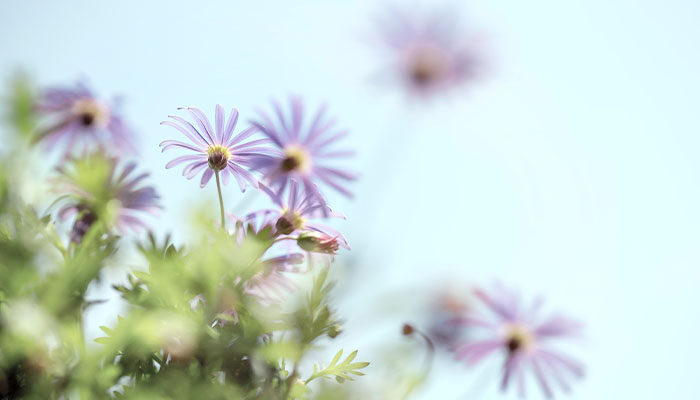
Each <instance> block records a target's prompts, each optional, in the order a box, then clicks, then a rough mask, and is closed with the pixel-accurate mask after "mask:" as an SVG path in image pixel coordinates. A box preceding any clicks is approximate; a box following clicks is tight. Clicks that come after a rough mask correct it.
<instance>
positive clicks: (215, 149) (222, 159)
mask: <svg viewBox="0 0 700 400" xmlns="http://www.w3.org/2000/svg"><path fill="white" fill-rule="evenodd" d="M230 159H231V152H230V151H229V149H228V148H226V147H224V146H221V145H218V144H217V145H214V146H211V147H209V150H207V161H208V162H209V168H211V169H213V170H214V171H221V170H222V169H224V168H226V165H228V160H230Z"/></svg>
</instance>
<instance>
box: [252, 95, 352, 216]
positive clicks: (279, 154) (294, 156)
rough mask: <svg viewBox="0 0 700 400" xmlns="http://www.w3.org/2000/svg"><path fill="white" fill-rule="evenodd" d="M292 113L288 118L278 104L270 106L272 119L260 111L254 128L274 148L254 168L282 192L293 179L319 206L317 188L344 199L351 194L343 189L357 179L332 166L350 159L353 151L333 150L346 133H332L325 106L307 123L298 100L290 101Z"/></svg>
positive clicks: (256, 160) (344, 131)
mask: <svg viewBox="0 0 700 400" xmlns="http://www.w3.org/2000/svg"><path fill="white" fill-rule="evenodd" d="M289 102H290V108H291V113H290V115H289V116H288V117H287V116H285V114H284V113H283V112H282V109H281V107H280V105H279V103H277V102H273V103H272V104H273V108H274V110H275V116H276V121H275V119H274V117H270V116H269V115H268V114H266V113H264V112H262V111H259V112H258V114H259V119H257V120H254V121H252V122H251V123H252V124H253V126H255V127H257V128H258V129H260V131H262V132H263V133H264V134H265V135H266V136H267V137H268V138H270V140H271V141H272V143H273V144H274V146H275V149H273V154H271V155H262V156H260V157H255V158H254V162H253V168H254V169H256V170H259V171H261V172H262V173H263V174H264V179H265V181H266V183H268V184H269V186H270V187H272V188H273V189H275V190H276V191H278V192H281V191H284V189H285V187H286V186H287V185H288V184H289V182H290V181H291V180H292V179H294V180H297V181H299V182H301V184H302V185H303V187H304V191H305V192H306V193H307V194H309V195H313V196H314V197H315V198H316V200H317V201H318V202H319V203H322V204H323V203H325V199H324V197H323V196H322V195H321V193H320V192H319V190H318V186H317V184H320V183H324V184H326V185H328V186H330V187H332V188H333V189H335V190H337V191H338V192H340V193H342V194H344V195H345V196H348V197H351V196H352V193H351V192H350V191H349V190H348V188H347V187H346V185H347V182H348V181H352V180H354V179H356V175H355V174H353V173H351V172H348V171H346V170H344V169H339V168H336V167H333V166H331V164H330V163H331V162H332V161H333V160H335V159H340V158H345V157H350V156H353V155H354V154H355V153H354V151H352V150H346V149H343V150H334V149H333V148H332V147H333V144H334V143H335V142H337V141H338V140H340V139H341V138H343V137H345V136H346V135H347V133H348V132H347V131H346V130H341V131H338V130H336V129H335V120H334V119H331V120H326V118H325V112H326V108H325V106H323V107H321V108H319V110H318V111H317V112H316V114H315V116H314V117H313V118H312V119H311V120H310V122H309V123H307V124H305V123H304V120H303V119H304V104H303V101H302V99H301V98H299V97H295V96H292V97H290V101H289Z"/></svg>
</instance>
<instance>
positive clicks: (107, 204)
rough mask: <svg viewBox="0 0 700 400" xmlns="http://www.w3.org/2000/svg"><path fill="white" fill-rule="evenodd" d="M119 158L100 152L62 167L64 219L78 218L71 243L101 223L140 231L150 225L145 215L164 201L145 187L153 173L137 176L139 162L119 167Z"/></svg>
mask: <svg viewBox="0 0 700 400" xmlns="http://www.w3.org/2000/svg"><path fill="white" fill-rule="evenodd" d="M118 164H119V163H118V161H117V159H116V158H105V157H103V156H101V155H100V154H97V153H89V154H86V155H84V156H82V157H71V158H69V159H68V160H67V161H66V163H65V164H64V165H62V166H61V167H59V168H58V172H59V174H60V175H59V177H58V179H57V180H56V183H57V190H58V191H60V192H62V193H64V194H65V195H64V196H62V197H61V200H63V201H64V204H63V206H62V207H61V208H60V210H59V211H58V217H59V218H60V219H66V218H69V217H70V216H73V215H77V218H76V220H75V224H74V226H73V230H72V232H71V241H73V242H76V243H77V242H80V241H81V239H82V238H83V236H84V235H85V233H87V231H88V230H89V229H90V227H91V226H92V225H93V224H94V223H95V222H96V221H97V220H101V221H102V222H104V223H106V224H107V226H115V227H116V228H117V229H118V230H119V231H121V232H124V231H125V229H126V228H130V229H131V230H133V231H139V230H141V229H142V228H147V227H148V226H147V225H146V223H144V222H143V221H142V220H141V214H143V213H151V214H154V213H156V212H157V211H158V210H159V209H160V208H161V206H160V205H159V204H158V199H159V198H160V197H159V196H158V194H157V193H156V190H155V189H154V188H153V187H152V186H146V185H144V184H143V181H144V179H146V178H147V177H148V176H149V174H148V173H142V174H139V175H135V174H133V172H134V170H135V169H136V164H135V163H128V164H126V165H125V166H124V167H123V168H121V169H119V168H118Z"/></svg>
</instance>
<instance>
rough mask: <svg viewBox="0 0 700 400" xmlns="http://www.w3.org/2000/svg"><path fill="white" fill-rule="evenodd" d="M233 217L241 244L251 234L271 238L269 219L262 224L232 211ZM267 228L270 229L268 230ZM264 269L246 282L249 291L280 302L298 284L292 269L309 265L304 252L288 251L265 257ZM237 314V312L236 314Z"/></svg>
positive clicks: (257, 295)
mask: <svg viewBox="0 0 700 400" xmlns="http://www.w3.org/2000/svg"><path fill="white" fill-rule="evenodd" d="M229 218H230V219H232V220H233V222H234V223H233V226H234V227H235V228H234V230H232V231H229V233H230V234H231V235H232V236H233V238H234V239H235V240H236V242H237V243H238V244H242V243H243V242H244V241H245V240H246V239H247V238H248V239H249V238H251V237H253V236H259V235H262V236H263V237H262V239H263V240H265V239H270V232H271V231H272V225H271V224H269V223H265V222H264V220H263V222H262V223H260V224H258V221H256V220H255V219H249V220H247V221H245V222H244V220H243V219H240V218H238V217H236V216H235V215H232V214H229ZM265 230H267V231H265ZM260 264H261V270H260V272H258V273H256V274H254V275H253V276H251V277H250V278H249V279H248V280H247V281H246V282H245V284H244V285H245V286H244V290H245V293H246V294H249V295H251V296H255V297H257V298H258V299H259V300H261V301H263V302H278V301H282V300H284V298H285V292H289V291H292V290H294V289H295V288H296V285H295V283H294V282H293V280H292V279H290V277H289V276H288V274H290V273H306V272H308V269H307V268H303V267H302V265H303V264H304V255H303V254H301V253H290V252H288V253H286V254H282V255H279V256H274V257H268V258H264V259H262V260H261V261H260ZM234 317H235V315H234Z"/></svg>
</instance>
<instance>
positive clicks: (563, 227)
mask: <svg viewBox="0 0 700 400" xmlns="http://www.w3.org/2000/svg"><path fill="white" fill-rule="evenodd" d="M398 3H399V4H403V3H405V4H407V5H410V4H413V3H412V2H398ZM460 3H462V5H463V6H464V7H463V14H464V17H465V18H466V20H467V21H468V23H469V25H468V28H470V29H474V30H476V31H477V32H483V33H484V34H486V36H487V37H488V38H489V41H490V43H491V47H492V51H491V55H490V64H491V66H492V68H491V71H490V73H489V74H488V76H486V77H484V79H482V80H481V81H479V82H476V83H475V84H474V85H472V86H471V87H469V88H467V90H466V91H465V93H463V94H457V95H455V96H452V98H451V100H449V101H443V102H440V101H438V102H435V103H433V104H431V105H427V106H426V105H422V104H415V103H410V102H407V101H405V100H404V99H403V97H402V95H401V92H400V91H398V90H396V91H393V90H391V89H390V88H385V87H377V86H375V85H373V84H372V83H371V80H370V78H369V77H370V76H371V74H372V71H374V70H376V69H378V68H380V67H381V65H382V61H383V60H382V59H381V58H378V57H377V54H378V53H377V52H376V51H373V49H372V48H371V45H369V46H368V44H367V43H365V42H363V41H362V40H360V37H362V35H363V33H365V32H369V31H371V28H372V25H371V19H370V18H369V17H370V16H371V15H372V13H373V12H376V11H377V10H381V5H380V2H378V1H370V0H361V1H353V2H350V1H345V2H341V1H328V0H326V1H320V0H317V1H312V0H298V1H271V0H268V1H264V0H263V1H209V2H199V3H195V2H191V1H190V2H184V1H167V2H165V1H119V2H111V3H107V2H94V1H61V2H42V1H35V0H22V1H10V0H0V77H3V78H4V77H8V76H9V75H10V73H11V72H12V71H14V70H15V69H17V68H18V67H22V68H25V69H26V70H28V71H30V72H31V73H32V74H33V75H34V76H35V77H36V78H37V79H38V80H39V81H40V82H41V83H43V84H47V83H62V82H66V81H71V80H73V79H75V78H77V77H80V76H85V77H88V78H89V80H90V82H91V83H92V84H93V86H94V87H95V88H96V89H97V90H98V91H99V92H100V93H101V94H105V95H108V94H111V93H121V94H123V95H124V96H125V98H126V103H125V111H126V114H127V115H128V117H129V118H130V120H131V121H133V123H134V125H135V126H136V127H137V128H138V130H139V132H140V133H142V138H141V139H142V140H141V143H142V149H141V153H142V154H143V160H142V162H143V165H144V168H145V169H147V170H150V171H151V172H152V173H154V175H155V176H156V179H155V180H154V181H155V184H156V185H157V187H158V189H159V191H160V192H161V193H162V194H163V196H164V204H165V205H166V207H167V212H166V213H165V215H164V216H163V217H162V218H161V219H160V220H159V221H158V226H159V228H160V229H162V230H167V229H178V228H180V227H181V226H182V223H180V222H178V221H177V218H178V216H179V214H180V213H181V212H183V210H185V209H186V207H187V206H188V205H191V204H193V203H194V202H195V201H197V200H198V199H199V200H201V198H202V196H204V199H205V200H210V201H211V202H212V204H216V203H214V202H215V191H214V189H213V187H211V186H210V187H207V188H206V189H205V190H203V191H202V190H200V189H199V187H198V186H197V185H196V183H195V182H188V181H184V180H183V178H182V177H181V175H180V173H179V171H176V170H171V171H165V170H164V169H163V166H164V164H165V163H166V162H167V160H168V159H170V158H171V157H172V156H171V155H170V154H167V153H166V155H161V154H160V153H159V151H158V148H157V144H158V143H159V142H160V141H162V140H164V139H165V138H169V137H172V136H173V135H176V132H174V130H171V129H168V128H166V127H161V126H159V125H158V123H159V122H160V121H161V120H163V119H164V118H165V117H166V116H167V115H168V114H170V113H173V112H174V111H175V109H176V107H178V106H183V105H194V106H199V107H201V108H203V109H204V110H205V111H206V112H207V113H211V112H212V111H213V107H214V105H215V104H216V103H222V104H223V105H224V106H225V107H227V108H230V107H233V106H235V107H238V108H239V110H240V111H241V113H242V115H243V117H244V119H247V118H248V117H251V116H252V112H253V108H254V107H256V106H267V104H268V103H267V102H268V100H269V99H270V97H273V96H274V97H282V96H285V95H286V94H287V93H299V94H302V95H304V96H305V97H306V98H307V99H308V100H309V101H310V103H311V104H318V103H319V102H320V101H324V100H326V101H328V102H329V103H330V111H331V112H332V113H333V114H335V115H336V116H337V117H338V119H339V120H340V121H341V124H342V125H343V126H345V127H348V128H350V129H351V131H352V138H351V139H350V140H348V141H347V142H348V145H351V146H353V147H356V148H357V149H358V150H359V152H360V156H359V157H358V158H357V159H356V160H355V161H353V162H354V166H355V167H356V170H358V171H359V172H361V174H362V175H363V178H362V180H361V181H360V182H359V183H358V184H357V185H355V192H356V195H357V198H356V199H355V200H353V201H349V200H346V199H343V198H340V197H337V196H331V200H332V202H333V204H335V205H336V208H337V209H339V210H342V211H343V212H345V213H346V214H347V215H348V216H349V219H348V221H347V222H346V223H344V224H340V225H338V226H340V227H341V228H342V229H344V231H346V232H347V233H348V238H349V240H350V241H351V244H353V245H354V247H353V251H352V256H347V257H352V258H353V259H355V260H356V261H358V262H359V265H357V266H354V267H353V268H354V271H353V273H350V272H347V271H345V274H347V279H348V282H347V284H346V285H345V286H344V289H346V290H348V291H349V293H351V294H352V296H350V297H351V299H349V300H344V301H343V302H342V306H341V314H344V315H346V316H347V318H348V334H347V335H345V337H344V338H343V339H342V343H343V344H347V345H348V346H355V347H360V349H361V353H362V349H363V347H362V346H366V347H367V348H369V349H371V348H372V346H376V342H377V341H378V340H384V341H392V340H396V339H397V338H398V336H397V335H395V334H394V333H395V331H394V330H393V329H395V326H398V324H399V323H400V322H401V321H402V320H403V319H405V318H410V317H412V316H415V315H416V314H415V312H414V311H413V309H412V307H411V305H415V304H418V303H420V302H421V300H422V299H426V300H427V297H428V295H427V294H426V293H427V290H428V289H431V288H433V287H434V284H433V283H436V282H443V281H446V280H452V281H460V280H462V281H464V282H474V281H476V282H484V283H488V282H491V281H492V280H494V279H500V280H502V281H504V282H506V283H507V284H509V285H511V286H516V287H518V288H520V289H521V290H522V291H523V292H525V293H531V294H533V295H534V294H539V293H541V294H544V295H546V296H547V298H548V301H549V303H548V304H549V305H550V306H553V307H554V308H556V309H562V310H565V311H567V312H569V313H570V314H572V315H575V316H578V317H580V318H581V319H582V320H584V321H585V322H586V323H587V330H586V333H587V334H586V337H587V339H586V341H585V342H583V343H582V344H580V345H581V346H582V350H581V351H580V352H579V355H580V356H581V358H582V359H583V360H585V362H586V364H587V365H588V369H589V373H588V376H587V378H586V380H585V381H583V382H581V383H579V384H577V385H575V390H574V392H573V394H572V395H571V396H570V398H571V399H579V400H583V399H585V400H590V399H615V400H617V399H638V400H644V399H660V398H664V399H665V398H669V399H679V400H682V399H695V398H700V389H698V387H697V386H696V385H694V380H695V379H696V377H697V367H696V363H695V360H696V359H697V358H698V352H699V350H698V349H697V338H698V337H699V336H700V318H699V314H698V311H697V309H696V304H698V303H699V302H700V291H698V288H699V286H700V272H698V265H699V264H700V247H699V246H698V241H699V240H700V229H699V228H698V227H699V226H700V212H699V211H698V207H697V205H698V204H700V190H698V187H699V185H700V162H698V157H697V156H696V152H697V150H698V145H700V138H698V133H699V132H700V129H699V128H700V118H699V117H698V111H697V108H698V104H699V101H698V100H699V99H698V97H699V95H698V93H700V77H699V75H698V71H700V56H698V50H697V48H698V47H697V46H698V42H699V39H700V25H699V24H698V23H697V21H698V19H699V17H700V3H697V2H695V1H690V0H667V1H663V2H662V1H644V0H637V1H633V0H587V1H583V0H580V1H579V0H570V1H565V2H564V1H556V0H546V1H545V0H533V1H528V2H513V1H505V0H492V1H488V2H476V1H465V2H452V4H460ZM225 196H226V199H228V203H229V204H235V203H236V202H237V201H238V199H239V198H240V194H239V193H238V192H237V190H236V189H235V188H234V187H233V186H231V187H228V188H227V190H226V193H225ZM341 259H342V257H341ZM369 277H371V279H368V278H369ZM426 282H428V283H426ZM405 288H410V293H411V295H410V301H407V302H406V304H405V305H404V306H403V307H399V308H400V309H394V311H393V312H394V314H393V315H392V316H383V317H382V319H381V321H382V322H381V323H379V324H377V321H378V320H379V318H378V317H377V315H376V314H377V313H378V309H381V307H378V305H382V304H386V303H392V302H396V301H397V299H396V298H395V295H394V296H393V297H394V298H392V295H391V294H392V293H397V292H402V290H405ZM416 318H417V317H416ZM396 330H398V329H397V328H396ZM365 354H369V355H368V357H369V358H370V359H371V356H372V353H371V350H368V351H367V352H366V353H365ZM443 361H444V362H445V364H444V365H443V366H440V367H438V368H437V369H436V373H437V375H439V376H436V377H435V378H434V379H433V381H431V385H430V386H429V387H428V388H426V389H425V390H424V391H423V392H422V397H421V396H419V398H424V399H432V398H436V397H437V395H438V394H442V395H443V397H444V398H447V399H452V398H455V399H456V398H463V397H460V396H461V395H462V394H464V393H466V392H468V391H469V390H470V387H471V386H470V385H472V384H473V381H474V378H473V374H472V373H471V372H469V371H468V370H466V369H464V368H462V367H461V366H459V365H458V364H457V363H450V362H449V360H443ZM375 365H376V364H375ZM377 368H378V367H377ZM492 368H493V371H492V373H497V369H498V366H496V365H493V366H492ZM369 373H370V374H371V373H372V371H371V370H370V371H369ZM486 376H489V373H488V372H487V373H486ZM487 386H488V385H487ZM495 386H496V383H495V382H493V384H492V385H490V387H489V388H487V389H485V391H484V392H482V393H480V397H479V398H480V399H498V398H502V396H501V395H500V394H499V393H498V392H497V390H495ZM532 394H533V396H532V398H539V393H537V392H536V391H533V392H532ZM506 397H507V398H511V397H513V398H514V397H515V396H512V393H511V396H506Z"/></svg>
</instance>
